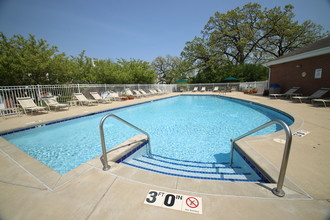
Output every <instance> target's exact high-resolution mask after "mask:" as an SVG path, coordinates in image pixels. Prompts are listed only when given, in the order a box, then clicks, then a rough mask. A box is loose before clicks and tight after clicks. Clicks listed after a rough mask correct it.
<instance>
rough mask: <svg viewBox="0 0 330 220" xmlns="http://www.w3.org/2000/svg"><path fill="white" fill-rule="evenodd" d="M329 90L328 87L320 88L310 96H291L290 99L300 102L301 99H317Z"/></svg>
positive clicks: (301, 101)
mask: <svg viewBox="0 0 330 220" xmlns="http://www.w3.org/2000/svg"><path fill="white" fill-rule="evenodd" d="M329 90H330V88H321V89H319V90H317V91H316V92H314V93H313V94H312V95H310V96H294V97H292V101H299V102H300V103H303V101H309V100H312V99H319V98H321V97H322V96H323V95H325V94H326V93H327V92H328V91H329Z"/></svg>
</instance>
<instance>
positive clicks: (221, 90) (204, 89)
mask: <svg viewBox="0 0 330 220" xmlns="http://www.w3.org/2000/svg"><path fill="white" fill-rule="evenodd" d="M192 91H193V92H198V86H196V87H194V89H193V90H192ZM205 91H206V87H204V86H203V87H202V88H201V90H200V92H205ZM227 91H228V90H227V88H221V89H219V86H215V87H214V88H213V89H212V92H223V93H226V92H227Z"/></svg>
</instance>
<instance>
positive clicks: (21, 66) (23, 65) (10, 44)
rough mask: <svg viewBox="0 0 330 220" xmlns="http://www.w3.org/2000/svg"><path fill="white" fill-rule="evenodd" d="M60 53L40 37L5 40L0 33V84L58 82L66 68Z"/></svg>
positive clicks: (19, 37) (63, 55)
mask: <svg viewBox="0 0 330 220" xmlns="http://www.w3.org/2000/svg"><path fill="white" fill-rule="evenodd" d="M66 62H67V58H66V57H65V54H64V53H58V49H57V47H55V46H50V45H49V44H48V43H47V42H46V41H45V40H43V39H36V38H35V36H34V35H29V37H28V38H27V39H25V38H24V37H23V36H21V35H14V36H13V37H12V38H10V39H8V38H7V37H6V36H5V35H4V34H3V33H0V77H1V85H22V84H49V83H58V82H62V79H63V78H62V77H61V74H63V73H64V72H65V71H66V70H64V69H63V68H61V67H63V64H64V63H66Z"/></svg>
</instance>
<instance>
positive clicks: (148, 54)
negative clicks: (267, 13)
mask: <svg viewBox="0 0 330 220" xmlns="http://www.w3.org/2000/svg"><path fill="white" fill-rule="evenodd" d="M249 2H251V0H250V1H249V0H203V1H201V0H166V1H164V0H163V1H159V0H140V1H139V0H93V1H91V0H90V1H86V0H55V1H50V0H0V31H1V32H3V33H4V34H5V35H6V36H7V37H11V36H12V35H13V34H21V35H23V36H25V37H26V36H28V34H33V35H35V36H36V37H37V38H42V39H45V40H47V42H48V43H49V44H50V45H52V46H58V48H59V50H60V52H65V53H66V54H67V55H73V56H77V55H78V54H79V53H80V52H81V51H82V50H86V55H87V56H89V57H94V58H99V59H108V58H110V59H112V60H114V61H115V60H116V59H117V58H124V59H127V60H129V59H130V58H134V59H141V60H144V61H148V62H151V61H153V60H154V59H155V58H156V57H157V56H166V55H167V54H169V55H172V56H180V53H181V51H182V49H183V48H184V46H185V43H186V42H187V41H190V40H193V39H194V37H195V36H200V31H201V30H202V29H203V27H204V25H205V24H206V23H207V21H208V20H209V18H210V17H211V16H213V14H214V13H215V12H216V11H219V12H220V13H226V12H227V11H228V10H231V9H234V8H236V7H242V6H243V5H245V4H247V3H249ZM253 2H257V3H259V4H261V5H262V6H263V7H267V8H273V7H274V6H284V5H287V4H292V5H293V6H294V7H295V9H294V13H295V14H296V20H298V21H299V22H300V23H301V22H303V21H305V20H312V21H313V22H314V23H317V24H320V25H322V26H323V27H324V28H325V29H326V30H330V0H312V1H310V0H276V1H273V0H258V1H257V0H256V1H253Z"/></svg>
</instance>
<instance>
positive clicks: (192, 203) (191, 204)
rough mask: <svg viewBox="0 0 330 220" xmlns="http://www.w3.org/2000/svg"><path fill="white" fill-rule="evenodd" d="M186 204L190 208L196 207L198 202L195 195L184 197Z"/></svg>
mask: <svg viewBox="0 0 330 220" xmlns="http://www.w3.org/2000/svg"><path fill="white" fill-rule="evenodd" d="M186 204H187V206H189V207H190V208H192V209H195V208H197V207H198V205H199V202H198V199H196V198H195V197H189V198H188V199H186Z"/></svg>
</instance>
